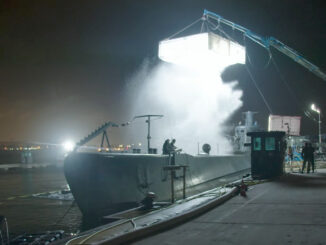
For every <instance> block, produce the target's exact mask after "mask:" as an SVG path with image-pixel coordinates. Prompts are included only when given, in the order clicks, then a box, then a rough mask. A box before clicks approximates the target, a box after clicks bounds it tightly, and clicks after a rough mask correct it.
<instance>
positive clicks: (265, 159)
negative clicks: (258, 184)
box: [247, 131, 286, 179]
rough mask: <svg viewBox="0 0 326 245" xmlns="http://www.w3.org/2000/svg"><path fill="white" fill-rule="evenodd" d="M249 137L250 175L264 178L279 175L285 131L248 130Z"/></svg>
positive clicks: (282, 162) (281, 172) (283, 151)
mask: <svg viewBox="0 0 326 245" xmlns="http://www.w3.org/2000/svg"><path fill="white" fill-rule="evenodd" d="M247 135H248V136H250V137H251V176H252V178H253V179H266V178H274V177H277V176H281V175H282V174H283V169H284V166H283V164H284V156H285V150H286V141H285V132H281V131H272V132H249V133H247Z"/></svg>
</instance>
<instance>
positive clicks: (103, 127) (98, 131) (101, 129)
mask: <svg viewBox="0 0 326 245" xmlns="http://www.w3.org/2000/svg"><path fill="white" fill-rule="evenodd" d="M109 127H119V125H118V124H116V123H113V122H106V123H104V124H103V125H101V126H100V127H99V128H97V129H95V130H94V131H93V132H92V133H90V134H89V135H88V136H86V137H85V138H84V139H82V140H81V141H79V142H78V143H77V144H76V148H77V147H79V146H82V145H84V144H86V143H87V142H89V141H91V140H92V139H94V138H95V137H96V136H98V135H100V134H101V133H103V132H104V131H105V130H106V129H107V128H109Z"/></svg>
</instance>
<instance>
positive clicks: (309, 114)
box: [272, 57, 318, 122]
mask: <svg viewBox="0 0 326 245" xmlns="http://www.w3.org/2000/svg"><path fill="white" fill-rule="evenodd" d="M272 63H273V66H274V68H275V70H276V72H277V73H278V74H279V76H280V78H281V81H282V82H283V83H284V84H285V87H286V88H287V90H288V92H289V94H290V95H291V97H292V99H293V100H294V101H295V103H296V104H297V106H298V107H299V108H301V109H302V105H300V102H299V100H298V98H297V97H296V96H295V94H294V92H293V90H292V89H291V87H290V85H289V83H288V82H287V80H286V79H285V77H284V75H283V74H282V73H281V70H280V68H279V66H278V65H277V63H276V62H275V59H274V57H272ZM302 111H303V113H304V115H305V116H306V117H308V118H309V119H311V120H313V121H315V122H318V121H317V120H316V119H315V118H313V117H312V115H311V113H310V112H309V111H307V110H304V109H302Z"/></svg>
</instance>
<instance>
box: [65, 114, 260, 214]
mask: <svg viewBox="0 0 326 245" xmlns="http://www.w3.org/2000/svg"><path fill="white" fill-rule="evenodd" d="M245 115H246V120H245V124H244V125H240V126H237V127H235V135H234V136H233V138H234V140H233V142H234V148H235V153H233V154H230V155H217V156H213V155H209V154H201V155H189V154H184V153H181V154H176V157H175V163H174V164H175V165H186V166H187V168H186V175H185V183H186V192H187V195H188V196H189V195H192V194H195V193H199V192H202V191H205V190H208V189H211V188H214V187H216V186H217V185H221V184H223V183H225V182H227V181H230V180H233V179H235V178H239V176H242V175H244V174H247V173H249V172H250V154H249V152H248V151H247V150H246V147H244V145H245V143H248V140H249V139H247V136H246V133H247V132H252V131H257V129H258V126H256V125H255V124H254V123H253V112H246V113H245ZM106 126H107V125H106ZM103 128H105V127H102V129H103ZM99 129H101V128H99ZM97 131H98V132H101V130H97ZM97 131H94V132H95V134H96V132H97ZM104 132H105V131H104ZM103 138H104V135H103ZM85 141H87V137H86V139H85ZM102 142H103V141H102ZM170 164H173V162H171V159H170V157H169V156H168V155H159V154H131V153H112V152H82V151H78V150H76V151H74V152H71V153H70V154H69V155H68V156H67V157H66V159H65V162H64V173H65V176H66V179H67V182H68V184H69V186H70V189H71V191H72V194H73V196H74V198H75V200H76V202H77V204H78V206H79V208H80V210H81V212H82V213H83V215H84V216H86V217H89V216H96V217H99V216H103V215H107V214H111V213H115V212H119V211H122V210H125V209H129V208H133V207H137V206H139V203H140V201H141V200H142V199H144V197H145V196H146V193H148V192H154V193H155V194H156V197H157V199H156V201H169V200H170V198H171V175H170V174H169V172H168V171H166V170H165V167H166V166H169V165H170ZM173 178H174V185H175V186H174V188H175V195H176V197H177V198H178V197H181V194H182V190H183V172H182V171H180V172H179V171H176V173H175V174H174V177H173Z"/></svg>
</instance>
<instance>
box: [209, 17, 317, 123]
mask: <svg viewBox="0 0 326 245" xmlns="http://www.w3.org/2000/svg"><path fill="white" fill-rule="evenodd" d="M206 21H207V22H208V23H209V24H210V25H211V26H213V28H212V29H213V30H218V31H219V32H221V33H222V34H223V35H224V36H226V37H227V38H228V39H230V40H232V41H234V40H233V39H232V38H231V37H230V36H229V35H228V34H227V33H225V31H224V30H223V29H222V27H221V26H220V21H218V24H217V25H214V24H213V23H212V22H211V21H209V20H208V19H206ZM245 37H246V36H245V35H243V40H244V46H245V47H246V38H245ZM267 51H268V54H269V59H268V61H267V63H266V64H265V65H264V69H266V68H267V67H268V66H269V65H270V63H272V64H273V66H274V69H275V70H276V72H277V73H278V74H279V76H280V78H281V80H282V81H283V83H284V84H285V86H286V88H287V90H288V92H289V93H290V95H291V97H292V99H293V100H294V101H295V103H296V104H297V106H298V107H299V108H301V109H302V105H300V102H299V100H298V99H297V97H296V96H295V94H294V92H293V90H292V89H291V87H290V86H289V84H288V82H287V81H286V79H285V77H284V76H283V74H282V73H281V71H280V69H279V67H278V65H277V63H276V62H275V59H274V57H273V55H272V52H271V50H270V49H267ZM246 57H247V59H248V62H249V63H250V65H252V66H254V64H253V63H252V61H251V58H250V56H249V54H248V53H246ZM246 69H247V71H248V73H249V75H250V77H251V79H252V81H253V82H254V84H255V86H256V88H257V90H258V92H259V93H260V95H261V96H262V98H263V100H264V102H265V104H266V107H267V108H269V111H270V112H271V109H270V107H269V105H268V103H267V101H266V100H265V98H264V96H263V95H262V92H261V91H260V89H259V88H258V86H257V83H256V82H255V81H254V78H253V76H252V74H251V73H250V70H249V68H248V67H247V66H246ZM302 111H303V113H304V115H305V116H306V117H308V118H309V119H311V120H313V121H315V122H318V121H317V120H316V119H315V118H314V117H313V116H312V115H311V113H310V112H309V111H308V110H304V109H302Z"/></svg>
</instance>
